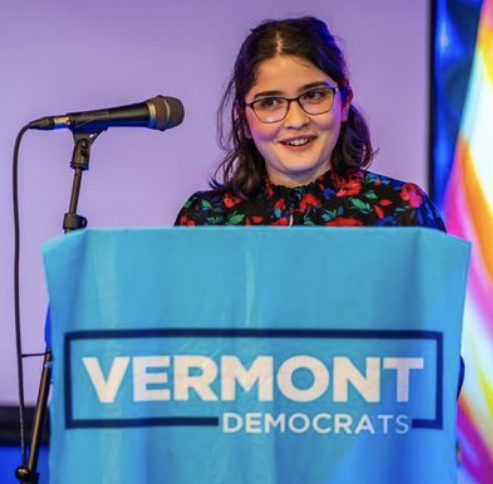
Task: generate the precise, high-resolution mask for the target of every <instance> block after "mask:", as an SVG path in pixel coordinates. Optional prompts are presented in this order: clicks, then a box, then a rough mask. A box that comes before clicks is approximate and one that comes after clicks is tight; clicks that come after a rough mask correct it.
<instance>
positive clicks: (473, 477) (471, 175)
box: [444, 0, 493, 484]
mask: <svg viewBox="0 0 493 484" xmlns="http://www.w3.org/2000/svg"><path fill="white" fill-rule="evenodd" d="M444 214H445V218H446V224H447V228H448V230H449V232H450V233H451V234H454V235H458V236H459V237H462V238H465V239H467V240H470V241H471V242H472V243H473V249H472V256H471V269H470V275H469V286H468V294H467V299H466V307H465V314H464V334H463V341H462V353H463V356H464V359H465V361H466V378H465V382H464V387H463V389H462V394H461V397H460V402H459V416H458V431H459V446H460V447H459V448H460V453H459V459H460V464H461V467H462V469H463V481H464V482H467V483H477V484H492V483H493V0H484V2H483V5H482V10H481V18H480V24H479V30H478V37H477V42H476V51H475V54H474V60H473V65H472V70H471V77H470V81H469V89H468V94H467V98H466V103H465V107H464V114H463V119H462V123H461V127H460V131H459V136H458V140H457V146H456V151H455V159H454V164H453V167H452V171H451V175H450V178H449V181H448V185H447V190H446V194H445V201H444Z"/></svg>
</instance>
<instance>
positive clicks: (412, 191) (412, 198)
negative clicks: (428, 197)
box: [401, 183, 423, 208]
mask: <svg viewBox="0 0 493 484" xmlns="http://www.w3.org/2000/svg"><path fill="white" fill-rule="evenodd" d="M401 198H402V200H405V201H406V202H409V205H411V207H413V208H419V207H421V204H422V203H423V197H422V194H421V190H420V189H419V188H418V187H417V186H416V185H415V184H414V183H404V185H403V186H402V190H401Z"/></svg>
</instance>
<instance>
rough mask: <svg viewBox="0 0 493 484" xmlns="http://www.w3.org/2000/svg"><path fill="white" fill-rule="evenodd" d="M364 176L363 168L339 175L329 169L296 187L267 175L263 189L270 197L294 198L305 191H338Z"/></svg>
mask: <svg viewBox="0 0 493 484" xmlns="http://www.w3.org/2000/svg"><path fill="white" fill-rule="evenodd" d="M363 177H364V172H363V170H353V171H350V172H348V173H347V174H346V175H339V174H337V173H336V172H334V171H333V170H331V169H329V170H327V171H326V172H325V173H324V174H323V175H320V176H319V177H318V178H317V179H316V180H313V181H311V182H310V183H307V184H305V185H298V186H295V187H287V186H284V185H275V184H274V183H272V181H271V180H270V178H269V177H268V176H266V177H265V178H264V182H263V191H264V193H265V195H266V196H267V197H268V198H271V197H275V198H292V197H293V196H294V197H299V196H303V195H304V194H305V193H317V192H324V191H325V190H327V189H330V190H335V191H337V190H339V189H341V188H343V187H345V186H347V185H348V184H350V183H351V181H352V180H355V179H359V180H361V179H362V178H363Z"/></svg>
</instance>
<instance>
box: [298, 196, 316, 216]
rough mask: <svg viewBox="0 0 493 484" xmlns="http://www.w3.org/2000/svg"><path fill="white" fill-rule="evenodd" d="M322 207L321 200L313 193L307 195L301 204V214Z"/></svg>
mask: <svg viewBox="0 0 493 484" xmlns="http://www.w3.org/2000/svg"><path fill="white" fill-rule="evenodd" d="M318 205H320V200H319V199H318V198H317V197H316V196H315V195H312V194H311V193H305V194H304V195H303V198H302V199H301V202H300V212H305V211H306V209H307V208H309V207H316V206H318Z"/></svg>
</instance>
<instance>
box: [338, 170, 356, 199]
mask: <svg viewBox="0 0 493 484" xmlns="http://www.w3.org/2000/svg"><path fill="white" fill-rule="evenodd" d="M332 179H333V181H334V187H335V188H337V189H338V192H337V193H336V197H350V196H352V195H358V194H359V192H360V191H361V180H358V179H356V178H350V179H347V178H344V177H342V176H339V175H335V174H334V175H333V176H332Z"/></svg>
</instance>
